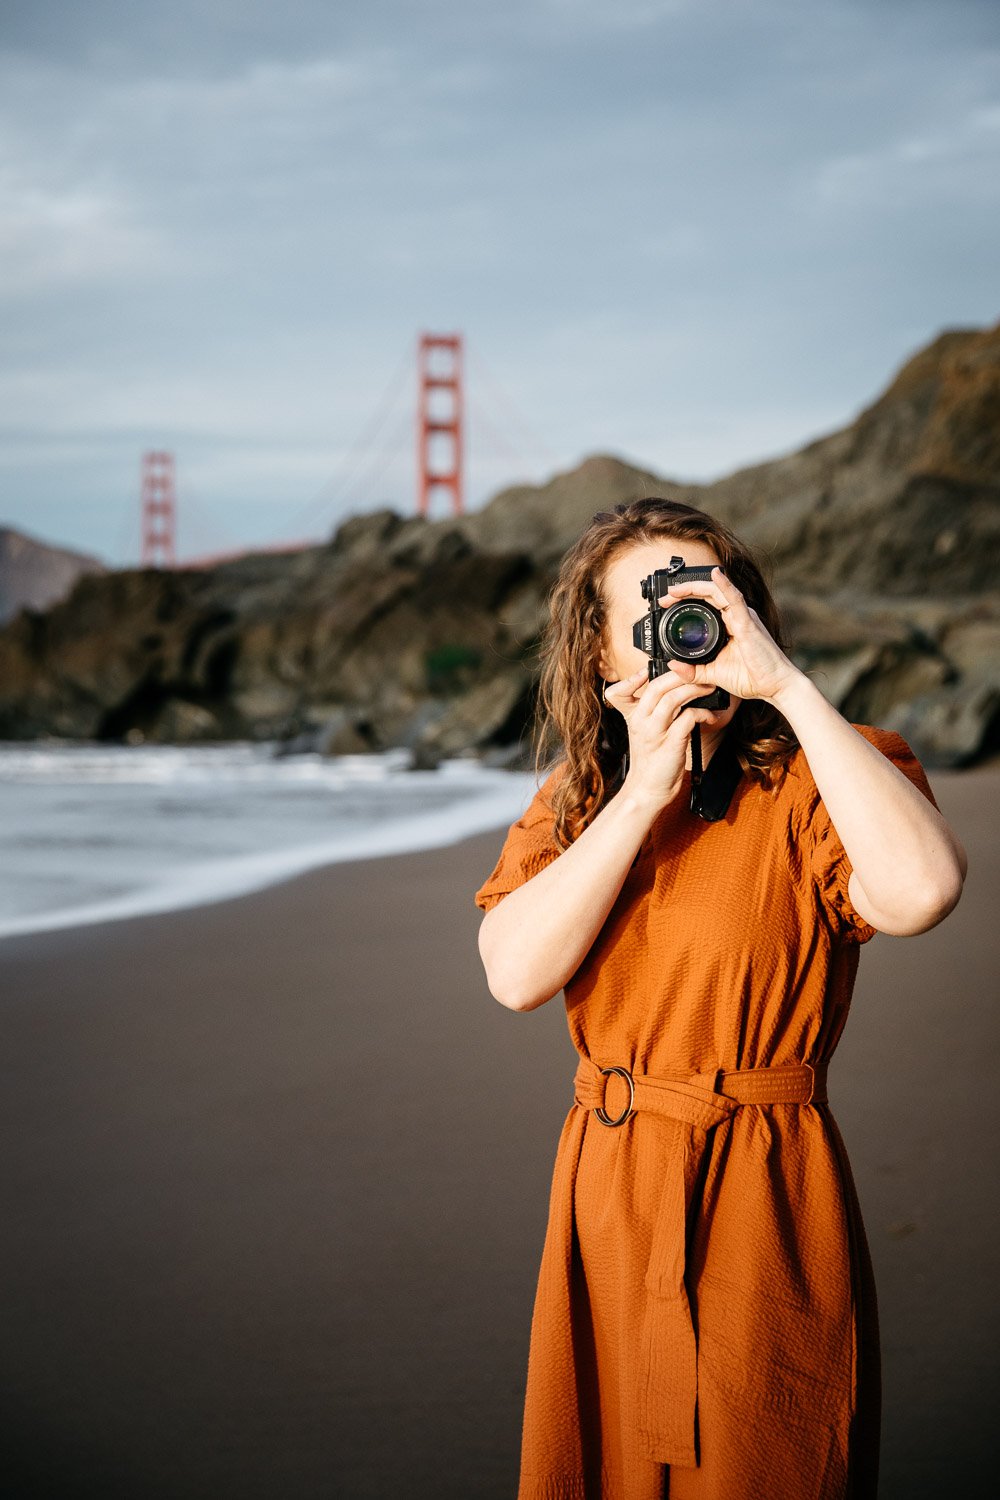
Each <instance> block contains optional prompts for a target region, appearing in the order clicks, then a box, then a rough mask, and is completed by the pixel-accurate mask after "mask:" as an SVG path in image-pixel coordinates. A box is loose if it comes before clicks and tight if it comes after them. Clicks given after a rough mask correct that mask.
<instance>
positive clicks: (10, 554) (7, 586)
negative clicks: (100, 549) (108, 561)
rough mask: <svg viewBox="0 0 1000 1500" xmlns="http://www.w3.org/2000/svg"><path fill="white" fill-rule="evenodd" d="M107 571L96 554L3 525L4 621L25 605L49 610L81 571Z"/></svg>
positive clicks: (0, 585) (0, 589) (0, 595)
mask: <svg viewBox="0 0 1000 1500" xmlns="http://www.w3.org/2000/svg"><path fill="white" fill-rule="evenodd" d="M105 571H106V570H105V567H104V564H103V563H102V562H101V561H100V560H99V559H98V558H96V557H90V556H88V555H87V554H86V553H84V552H68V551H67V550H66V548H65V547H52V546H50V545H49V544H48V543H47V542H43V541H40V540H39V539H38V538H37V537H33V536H28V535H27V533H26V532H23V531H16V530H15V529H14V528H13V527H12V526H0V624H2V623H3V621H5V620H9V619H11V618H12V617H13V616H14V615H16V614H17V612H18V610H19V609H23V608H25V607H27V608H29V609H48V608H49V606H50V605H52V604H55V603H56V602H57V601H58V600H59V599H62V598H64V597H65V596H66V595H67V594H68V593H69V591H70V589H71V588H72V587H73V584H74V583H75V582H76V580H77V579H78V578H79V577H80V575H81V573H103V572H105Z"/></svg>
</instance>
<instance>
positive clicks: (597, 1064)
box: [476, 499, 967, 1500]
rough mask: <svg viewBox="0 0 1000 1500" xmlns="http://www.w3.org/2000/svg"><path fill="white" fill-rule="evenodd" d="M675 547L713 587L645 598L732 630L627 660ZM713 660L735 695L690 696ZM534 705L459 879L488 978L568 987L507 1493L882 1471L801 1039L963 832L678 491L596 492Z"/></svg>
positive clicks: (840, 1486)
mask: <svg viewBox="0 0 1000 1500" xmlns="http://www.w3.org/2000/svg"><path fill="white" fill-rule="evenodd" d="M672 556H681V557H683V559H684V563H685V565H686V566H687V567H695V566H703V565H714V566H713V570H712V574H711V580H710V581H706V582H689V583H687V584H684V585H681V586H679V587H676V588H673V589H671V590H670V593H669V595H665V596H663V598H662V599H661V601H660V602H661V604H663V605H666V604H667V603H669V602H670V601H671V600H673V599H682V598H699V599H703V600H706V601H708V602H709V603H710V604H712V605H714V606H715V607H716V608H717V609H718V610H720V611H721V613H722V618H723V620H724V621H725V624H726V627H727V631H728V635H729V639H728V641H727V643H726V645H725V646H724V648H723V650H722V651H721V653H720V654H719V655H718V656H717V657H716V659H715V660H714V661H712V662H710V663H708V664H704V665H699V666H697V667H694V666H691V665H690V664H687V663H681V662H675V663H673V664H672V666H671V667H670V669H669V670H668V671H666V672H665V673H664V674H663V675H662V676H658V677H656V678H654V679H653V680H649V678H648V671H647V668H648V658H647V656H646V655H645V654H644V653H643V652H642V651H640V650H639V649H638V648H637V647H636V646H635V645H634V643H633V638H632V625H633V622H634V621H635V620H636V619H637V618H639V617H640V616H641V615H642V614H643V613H644V612H645V610H646V607H647V606H646V604H645V603H644V601H643V598H642V596H641V593H640V580H641V579H643V578H645V577H647V576H648V575H650V574H652V573H653V572H654V570H656V569H657V568H666V567H668V566H669V564H670V559H671V557H672ZM716 686H718V687H721V688H724V689H726V690H727V692H728V693H729V694H730V702H729V706H728V707H727V708H726V709H724V710H714V711H713V710H708V709H706V708H704V707H698V706H697V700H698V699H704V698H706V696H707V695H708V694H710V692H711V690H712V688H713V687H716ZM539 703H540V714H539V759H541V757H542V755H543V754H544V746H545V745H546V744H548V743H550V742H551V741H552V740H553V739H555V740H557V741H558V742H559V744H560V745H561V747H562V750H561V758H560V759H559V760H558V763H557V764H556V765H555V768H554V769H553V770H552V772H551V774H550V775H549V776H548V777H547V779H546V780H545V782H544V784H543V785H542V786H541V788H540V790H539V791H538V793H537V795H536V796H535V798H534V800H533V802H532V803H531V805H530V807H529V808H528V810H527V812H526V813H525V814H524V816H523V817H522V818H520V819H519V820H518V821H517V822H516V823H515V824H514V825H513V826H512V827H511V829H510V831H509V833H508V835H507V839H506V842H505V844H504V846H503V850H502V852H501V855H500V859H499V861H498V863H497V866H496V868H495V869H494V871H493V873H492V874H491V875H490V877H489V879H488V880H487V881H486V883H485V884H484V885H483V886H482V888H481V889H480V890H479V891H478V892H477V895H476V902H477V904H478V905H479V906H480V907H481V908H482V909H483V910H484V911H485V912H486V913H487V915H486V916H485V917H484V919H483V923H482V926H481V929H480V939H479V946H480V952H481V955H482V959H483V963H484V966H485V969H486V975H487V980H488V983H489V987H490V990H491V992H492V994H493V995H494V996H495V997H496V999H497V1000H499V1001H500V1002H501V1004H503V1005H506V1006H508V1007H510V1008H511V1009H512V1010H518V1011H528V1010H534V1009H535V1008H536V1007H537V1006H539V1005H544V1004H545V1002H546V1001H548V1000H550V999H552V997H553V996H555V995H556V994H558V993H559V991H560V990H561V989H565V995H566V1008H567V1017H568V1021H569V1029H570V1035H571V1037H572V1040H573V1043H574V1046H575V1047H576V1049H577V1051H578V1053H579V1054H580V1061H579V1065H578V1067H577V1071H576V1075H575V1078H574V1088H575V1092H574V1103H573V1106H572V1107H571V1108H570V1111H569V1114H568V1115H567V1118H566V1121H565V1124H564V1126H563V1130H562V1134H561V1136H560V1140H559V1146H558V1151H557V1156H556V1163H555V1170H554V1175H553V1182H552V1192H551V1199H550V1205H549V1222H548V1229H547V1233H546V1237H545V1244H544V1247H543V1251H542V1262H541V1268H540V1272H539V1279H538V1289H537V1293H536V1298H535V1308H534V1315H533V1319H532V1326H531V1346H530V1353H529V1359H528V1379H527V1393H526V1399H525V1411H524V1430H523V1439H522V1451H521V1476H520V1488H519V1491H518V1500H591V1497H593V1500H661V1497H662V1496H665V1495H667V1494H669V1496H670V1500H750V1497H754V1500H801V1497H806V1496H808V1497H816V1500H819V1497H822V1500H835V1497H836V1500H846V1497H848V1496H850V1497H852V1500H857V1497H860V1496H874V1495H875V1493H876V1483H877V1468H878V1448H879V1421H880V1355H879V1342H878V1324H877V1309H876V1299H875V1288H874V1283H873V1279H872V1269H871V1262H870V1258H869V1252H868V1245H867V1241H866V1238H865V1231H864V1227H863V1224H862V1220H861V1213H860V1209H859V1206H858V1200H857V1196H856V1192H855V1186H854V1182H853V1178H852V1175H851V1169H850V1165H849V1162H848V1159H847V1155H846V1152H845V1149H844V1144H843V1141H842V1138H841V1136H840V1132H839V1130H838V1128H837V1124H836V1121H835V1120H834V1117H833V1115H832V1113H831V1111H830V1108H829V1105H828V1104H827V1102H826V1091H825V1074H826V1065H827V1063H828V1061H829V1059H830V1057H831V1056H832V1054H833V1052H834V1050H835V1048H836V1046H837V1043H838V1041H839V1039H840V1036H841V1033H842V1031H843V1029H844V1024H845V1022H846V1020H847V1012H848V1007H849V1004H850V999H851V992H852V989H853V985H854V978H855V974H856V972H857V964H858V958H859V946H860V944H861V943H864V942H867V941H868V940H869V939H870V938H871V937H873V936H874V934H875V932H876V931H882V932H889V933H892V934H893V935H895V936H904V935H908V934H910V933H917V932H924V931H926V930H927V929H928V928H930V927H933V926H934V925H935V924H936V923H938V922H940V921H941V920H942V918H943V917H945V916H946V915H947V914H948V912H949V911H951V910H952V908H953V907H954V906H955V904H956V903H957V901H958V899H959V896H960V894H961V890H962V883H963V880H964V878H965V871H966V864H967V861H966V855H965V851H964V849H963V848H962V846H961V844H960V843H959V841H958V839H957V838H956V836H955V834H954V833H953V832H952V830H951V829H950V827H949V826H948V824H947V822H946V821H945V819H944V818H943V817H942V815H941V813H940V811H939V809H938V807H937V803H936V802H935V799H934V796H933V793H932V792H931V789H930V787H929V785H928V782H927V778H926V776H925V774H924V771H923V768H922V767H921V766H920V764H919V762H918V761H917V760H916V758H915V757H914V755H913V753H912V751H911V750H910V747H909V746H908V745H907V743H906V742H905V740H903V739H902V738H901V737H900V736H899V735H898V734H895V733H891V732H888V731H884V730H881V729H876V728H872V727H871V726H868V725H864V724H851V723H848V722H847V721H846V720H845V719H843V718H842V717H841V715H840V714H839V713H838V712H837V711H836V709H835V708H833V707H832V706H831V705H830V704H829V703H828V702H827V701H826V699H825V698H824V697H823V696H822V694H821V693H820V692H819V690H818V689H817V688H816V687H815V686H814V685H813V683H812V682H811V681H810V679H809V678H808V677H806V676H805V675H804V674H803V673H802V672H801V671H799V670H798V668H797V667H795V665H794V664H793V663H792V661H791V660H790V659H789V657H788V656H787V655H786V654H785V651H784V649H783V642H782V632H781V625H780V620H779V617H778V613H777V610H776V607H775V605H774V602H773V600H772V598H771V595H770V593H769V591H768V588H767V586H766V584H765V582H764V579H763V577H762V576H761V572H760V568H759V567H758V565H757V563H756V561H755V559H754V556H753V554H752V552H751V551H750V549H749V548H748V547H746V546H745V545H744V544H743V543H741V542H740V541H739V539H738V538H737V537H736V536H735V535H734V534H733V533H732V532H731V531H729V530H728V529H727V528H726V527H725V526H723V525H722V524H720V523H719V522H718V521H716V520H714V519H713V518H712V517H710V516H708V515H706V514H704V513H703V512H701V511H698V510H695V509H692V508H691V507H690V506H686V505H682V504H678V503H674V502H672V501H668V500H661V499H645V500H638V501H635V502H633V503H632V504H629V505H618V506H616V507H615V508H614V510H613V511H606V512H602V513H600V514H599V515H597V516H595V517H594V520H593V522H592V523H591V525H590V526H589V527H588V529H587V530H586V531H585V532H584V534H583V535H582V536H581V537H580V539H579V540H578V542H577V543H576V545H575V546H574V547H573V548H572V549H571V551H570V552H569V553H568V554H567V556H566V558H565V559H564V562H563V566H562V570H561V573H560V577H559V579H558V582H557V584H556V587H555V589H554V591H553V593H552V597H551V619H550V622H549V627H548V631H547V636H546V640H545V643H544V647H543V673H542V681H541V691H540V697H539ZM695 726H697V727H698V729H699V733H700V736H701V748H702V762H703V765H704V770H705V781H706V782H708V781H709V780H710V778H711V776H712V769H711V768H712V763H713V760H714V757H715V756H716V755H718V754H719V751H720V747H724V748H725V749H726V750H727V752H728V755H729V760H730V764H731V765H732V766H733V769H734V773H736V772H738V775H737V777H736V784H735V790H734V791H733V792H732V795H731V797H730V799H729V802H728V806H726V808H725V811H724V815H723V816H721V817H719V818H717V820H716V821H708V820H706V818H705V817H702V816H698V814H697V812H696V811H692V806H691V789H692V767H691V736H692V731H693V730H694V728H695ZM720 764H721V763H720ZM697 770H698V766H697V763H696V766H695V772H696V774H697ZM608 1069H615V1070H616V1071H613V1072H611V1071H607V1070H608Z"/></svg>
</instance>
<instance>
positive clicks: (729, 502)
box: [0, 325, 1000, 766]
mask: <svg viewBox="0 0 1000 1500" xmlns="http://www.w3.org/2000/svg"><path fill="white" fill-rule="evenodd" d="M643 494H662V495H668V496H674V497H677V498H680V499H682V500H685V501H687V502H688V503H689V504H693V505H697V506H700V507H701V508H703V509H705V510H708V511H709V512H711V513H713V514H715V515H718V516H719V517H720V518H721V519H723V520H725V521H726V522H727V523H729V524H730V525H731V526H733V527H734V529H735V530H736V531H737V532H738V533H739V534H740V535H741V536H743V537H745V538H746V539H747V540H748V541H750V542H752V543H754V544H755V545H756V546H757V547H758V549H760V552H761V554H762V555H763V557H764V558H765V560H766V561H767V562H768V564H769V572H770V575H771V580H772V585H773V587H774V589H775V593H776V596H777V598H778V601H779V603H780V604H781V606H782V607H783V609H784V611H785V613H786V617H787V619H788V621H789V624H790V626H791V631H792V635H793V639H794V652H795V658H796V660H797V661H798V663H799V664H800V665H801V666H802V667H803V668H804V669H805V670H807V671H809V672H810V674H811V675H813V676H814V677H815V679H816V680H817V682H818V683H819V685H820V686H821V687H822V689H823V691H824V692H825V693H826V695H827V696H828V697H829V698H830V699H831V701H833V702H834V703H836V704H837V706H838V707H839V708H840V709H841V711H842V712H843V713H845V714H846V715H847V716H848V717H849V718H852V719H855V720H859V721H867V722H872V723H877V724H880V725H883V726H884V727H887V728H895V729H898V730H899V731H900V732H901V733H902V734H903V735H904V736H905V737H906V738H907V739H908V740H909V741H910V743H911V744H912V745H913V746H914V748H915V749H916V750H917V752H918V754H920V755H921V757H922V759H924V761H925V763H926V764H928V765H930V766H943V765H964V764H969V763H972V762H974V761H976V760H978V759H980V758H982V757H984V756H986V755H992V754H995V753H997V751H998V750H1000V575H998V570H997V563H998V559H1000V325H998V326H997V327H995V328H991V329H987V330H978V329H968V330H952V331H948V332H945V333H943V334H942V335H941V336H940V337H939V338H937V339H935V340H934V342H933V343H931V344H930V345H929V346H928V347H927V348H925V349H923V350H921V351H920V352H919V353H917V354H916V355H915V356H914V357H913V358H911V359H910V360H908V361H907V362H906V364H905V365H904V366H903V367H902V369H901V370H900V371H899V372H898V374H897V375H896V376H895V378H894V379H893V380H892V382H891V383H890V385H889V386H888V388H887V389H886V390H885V391H884V393H883V394H882V395H881V396H880V397H879V398H878V400H877V401H875V402H874V403H872V405H870V406H868V407H866V408H865V409H864V410H863V411H861V412H860V414H859V415H858V416H857V417H856V418H855V419H854V420H853V421H852V422H851V423H850V424H849V425H847V426H845V427H843V428H842V429H839V430H838V431H835V432H832V433H830V434H828V435H826V436H824V437H820V438H817V439H816V440H815V441H813V442H811V443H809V444H807V445H806V446H805V447H804V448H802V449H800V450H798V451H797V452H794V453H790V454H787V455H783V456H781V457H778V458H776V459H773V460H771V461H769V462H767V463H763V464H757V465H754V466H753V467H751V468H746V469H741V470H739V471H738V472H736V473H734V474H730V475H728V476H726V477H725V478H723V479H720V480H718V481H716V482H714V483H712V484H707V485H694V484H687V485H681V484H677V483H674V482H673V481H671V480H669V479H664V478H662V477H659V476H657V475H655V474H652V473H649V472H647V471H642V470H639V469H636V468H635V467H632V466H630V465H628V464H626V463H624V462H622V461H620V460H619V459H616V458H614V457H610V456H603V457H594V458H590V459H587V460H586V461H585V462H584V463H583V464H581V465H580V467H579V468H577V469H575V470H573V471H571V472H568V473H564V474H559V475H556V476H555V477H554V478H553V479H552V480H551V481H550V482H549V483H548V484H545V485H543V486H540V487H533V486H520V487H517V488H513V489H509V490H505V491H503V492H502V493H500V494H498V495H497V496H496V497H495V498H494V499H493V500H492V501H491V502H490V503H489V504H488V505H487V506H485V507H484V508H483V509H482V510H481V511H479V512H476V513H475V514H472V515H469V516H465V517H463V518H461V519H458V520H442V521H433V522H429V521H424V520H421V519H419V518H404V517H402V516H399V515H397V514H395V513H394V512H392V511H381V512H377V513H375V514H370V515H364V516H359V517H356V518H354V519H352V520H350V521H348V522H347V523H346V524H345V525H343V526H342V527H341V528H340V529H339V530H338V531H337V533H336V535H335V536H334V537H333V538H332V540H331V541H330V542H329V544H328V545H325V546H320V547H315V548H310V549H307V550H304V551H302V552H298V553H294V554H276V555H248V556H245V557H242V558H239V559H237V560H235V561H231V562H228V563H224V564H221V565H219V566H217V567H215V568H213V569H211V570H196V569H190V570H184V569H179V570H176V571H163V572H161V571H156V570H149V569H146V570H127V571H120V572H115V573H111V574H107V575H105V576H99V577H95V576H91V577H83V578H81V579H80V580H79V581H78V582H77V584H76V586H75V588H74V589H73V591H72V593H71V595H70V596H69V597H68V598H67V599H65V600H64V601H63V602H61V603H60V604H57V605H56V606H55V607H54V608H52V609H49V610H47V611H45V612H44V613H43V612H40V611H37V610H32V609H26V610H22V611H21V612H20V614H19V615H18V616H17V617H16V618H15V619H14V620H12V621H11V622H10V623H9V624H8V625H7V626H6V628H5V629H3V630H2V631H0V737H4V738H8V739H30V738H36V737H39V736H46V735H55V736H62V737H67V738H71V739H78V738H87V739H112V740H126V741H137V740H140V739H151V740H170V741H185V740H211V739H218V738H233V737H241V738H242V737H248V738H264V739H271V738H275V739H278V740H280V741H281V742H282V743H283V744H284V745H285V746H286V747H287V748H290V749H295V748H300V747H306V746H312V745H315V746H318V747H319V748H321V749H323V750H325V751H328V752H334V753H336V752H345V751H361V750H368V749H381V748H388V747H391V746H407V747H410V748H411V749H412V751H413V752H414V757H415V760H416V761H417V762H418V763H421V762H424V763H426V762H430V761H433V760H434V759H436V758H438V757H440V756H444V755H452V754H457V753H461V752H464V751H470V750H474V751H478V752H480V753H490V754H492V755H494V756H496V757H498V758H503V756H505V755H512V754H513V753H514V750H515V748H516V746H517V743H518V740H519V738H520V737H521V735H522V731H523V729H524V726H525V723H526V720H527V718H528V716H529V714H530V710H531V704H532V696H533V690H534V682H535V675H536V669H535V650H536V647H537V641H538V634H539V630H540V628H541V625H542V621H543V619H544V614H545V600H546V594H547V591H548V588H549V586H550V584H551V581H552V579H553V577H554V575H555V571H556V569H557V567H558V563H559V559H560V557H561V556H562V554H563V552H564V551H565V549H566V547H567V546H568V545H569V544H570V543H571V542H572V540H573V539H574V538H575V537H576V536H577V535H578V534H579V531H580V530H581V528H582V527H583V525H584V524H585V523H586V522H587V521H588V520H589V518H590V517H591V516H592V515H593V513H594V512H595V510H598V509H601V508H602V507H606V506H608V505H612V504H615V503H617V502H618V501H621V500H627V499H631V498H634V497H635V496H638V495H643Z"/></svg>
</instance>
